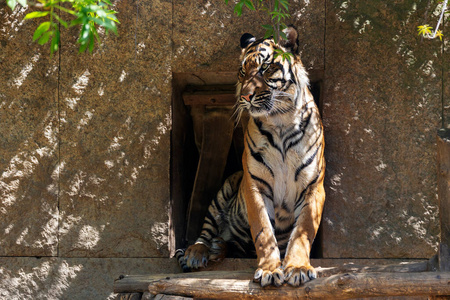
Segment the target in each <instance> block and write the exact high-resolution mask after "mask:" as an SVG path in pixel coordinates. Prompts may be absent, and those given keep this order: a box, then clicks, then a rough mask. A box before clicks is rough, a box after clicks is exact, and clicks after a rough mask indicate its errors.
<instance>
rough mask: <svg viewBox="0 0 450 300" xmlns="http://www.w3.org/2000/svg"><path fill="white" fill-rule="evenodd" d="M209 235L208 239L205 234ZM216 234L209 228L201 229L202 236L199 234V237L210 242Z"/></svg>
mask: <svg viewBox="0 0 450 300" xmlns="http://www.w3.org/2000/svg"><path fill="white" fill-rule="evenodd" d="M206 233H207V234H209V237H208V236H207V235H205V234H206ZM216 234H217V233H216V232H214V231H213V230H212V229H211V228H209V227H203V228H202V234H200V237H203V238H204V239H206V240H207V241H209V240H211V239H212V238H213V237H215V236H216Z"/></svg>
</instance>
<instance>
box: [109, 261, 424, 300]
mask: <svg viewBox="0 0 450 300" xmlns="http://www.w3.org/2000/svg"><path fill="white" fill-rule="evenodd" d="M227 261H228V263H227ZM238 261H242V263H241V265H242V268H245V266H246V265H247V267H248V264H249V262H250V261H254V260H238ZM377 261H379V260H361V259H359V260H358V259H356V260H346V259H313V260H312V264H313V265H315V266H320V265H321V266H323V267H316V271H317V274H318V276H319V277H320V278H323V277H329V276H332V275H336V274H343V273H367V272H378V273H380V272H383V273H407V272H426V271H429V270H430V265H429V261H426V260H423V261H421V260H415V261H409V260H408V261H399V260H396V259H392V261H394V262H395V263H388V264H385V265H376V264H374V263H375V262H377ZM382 261H384V262H385V263H386V261H387V262H389V261H390V260H382ZM222 263H223V264H228V265H232V264H233V263H232V261H231V262H230V259H225V261H224V262H222ZM250 264H251V263H250ZM211 265H212V266H208V268H211V267H212V268H213V269H212V270H210V271H200V272H192V273H178V274H152V275H125V276H120V277H119V279H117V280H115V282H114V292H115V293H144V292H146V291H148V285H149V284H150V282H153V281H157V280H161V279H167V278H205V279H237V280H249V279H251V278H252V276H253V272H254V270H253V268H250V269H248V268H247V270H239V271H235V270H228V271H223V270H222V271H217V270H214V264H213V263H212V264H211ZM254 265H255V266H256V261H255V262H254ZM218 266H220V263H217V265H216V267H218Z"/></svg>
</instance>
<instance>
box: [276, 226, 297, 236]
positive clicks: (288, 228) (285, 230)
mask: <svg viewBox="0 0 450 300" xmlns="http://www.w3.org/2000/svg"><path fill="white" fill-rule="evenodd" d="M292 229H294V224H291V225H290V226H288V227H287V228H286V229H280V228H275V235H276V236H278V235H282V234H286V233H290V232H291V231H292Z"/></svg>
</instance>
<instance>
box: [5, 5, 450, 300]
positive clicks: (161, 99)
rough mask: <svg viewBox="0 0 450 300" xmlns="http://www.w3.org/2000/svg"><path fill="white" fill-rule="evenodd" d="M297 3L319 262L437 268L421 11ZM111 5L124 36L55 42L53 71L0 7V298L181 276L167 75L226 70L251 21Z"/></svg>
mask: <svg viewBox="0 0 450 300" xmlns="http://www.w3.org/2000/svg"><path fill="white" fill-rule="evenodd" d="M291 2H292V5H293V7H294V8H293V10H292V15H293V22H294V23H295V24H296V25H297V26H298V28H299V29H300V30H301V34H300V42H301V51H302V56H303V61H304V63H305V65H306V67H307V68H308V69H310V70H316V71H319V72H318V73H317V74H324V78H322V79H323V83H324V85H323V86H324V89H323V91H322V92H323V116H324V124H325V127H326V134H327V135H326V141H327V147H328V148H327V163H328V171H327V172H328V173H327V183H326V184H327V204H326V210H325V214H324V222H323V232H322V238H323V242H322V246H323V255H324V257H429V256H431V255H432V254H433V253H434V251H435V246H436V242H437V239H438V234H439V232H438V218H437V200H436V183H435V145H434V140H435V131H436V128H437V127H438V126H440V124H441V118H442V116H443V115H444V113H445V111H447V112H448V107H447V106H448V104H445V103H444V102H443V101H442V99H444V98H443V97H441V90H442V81H443V78H442V69H441V63H442V62H441V60H442V57H441V55H440V54H439V51H438V50H439V47H440V45H439V43H433V42H426V43H425V42H422V41H420V39H418V38H417V37H416V34H415V26H416V24H418V23H422V22H421V19H420V18H421V17H422V16H423V15H424V13H425V10H426V3H422V2H425V1H421V2H420V1H419V2H418V4H417V7H416V9H413V3H415V2H417V1H404V2H405V3H403V4H386V3H384V2H386V1H371V3H370V4H363V2H367V1H331V0H329V1H326V2H322V1H291ZM115 3H116V9H117V10H118V11H119V15H118V17H119V19H120V21H121V24H120V25H119V36H118V37H116V36H113V35H109V36H107V37H105V38H104V39H103V40H102V44H101V45H99V47H98V49H97V50H95V51H94V54H93V55H87V54H83V55H78V54H77V49H76V46H74V45H73V44H74V41H75V39H76V32H74V31H69V32H67V31H64V32H63V34H62V37H61V40H62V47H61V51H60V52H59V53H58V54H57V56H56V57H54V58H53V59H49V53H48V51H47V49H46V48H45V47H41V46H39V45H37V44H36V43H32V42H31V37H32V34H33V31H34V28H35V27H36V23H35V22H34V21H32V20H30V21H21V20H22V18H23V16H24V15H25V14H26V12H25V10H23V9H22V10H20V9H17V10H16V11H14V12H10V11H9V8H7V7H6V4H5V3H4V2H2V3H1V4H0V200H1V201H0V257H1V259H0V298H6V299H18V298H20V299H107V298H108V299H111V298H113V295H112V283H113V279H114V278H116V277H117V276H118V275H120V274H143V273H151V272H175V271H176V266H175V264H173V263H169V264H167V259H166V258H167V257H168V256H169V251H170V245H171V242H172V240H171V238H170V234H169V233H170V226H171V221H170V203H171V198H170V130H171V96H172V74H173V73H178V72H193V71H195V72H203V71H204V72H217V71H233V72H234V71H235V70H236V66H237V65H238V56H239V53H240V49H239V46H238V40H239V37H240V35H241V34H242V33H243V32H252V33H254V34H256V35H262V34H263V30H262V29H261V27H260V26H259V24H260V22H261V21H260V19H259V18H258V17H257V16H256V15H255V14H254V13H246V14H245V15H244V17H243V18H237V17H235V16H233V7H232V6H231V5H230V6H226V5H225V4H224V3H223V2H222V1H206V0H205V1H161V0H160V1H157V0H156V1H136V0H135V1H133V0H122V1H116V2H115ZM320 71H323V72H320ZM445 74H446V73H445ZM446 75H447V74H446ZM447 77H448V76H447ZM442 107H444V109H443V108H442ZM445 107H447V108H445ZM444 110H445V111H444ZM446 120H447V121H446V122H447V123H446V124H448V117H447V119H446ZM86 286H87V288H86Z"/></svg>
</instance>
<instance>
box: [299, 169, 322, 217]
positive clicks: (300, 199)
mask: <svg viewBox="0 0 450 300" xmlns="http://www.w3.org/2000/svg"><path fill="white" fill-rule="evenodd" d="M319 176H320V172H319V174H317V176H316V178H314V179H313V180H312V181H311V182H310V183H309V184H308V185H307V186H306V188H305V189H304V190H303V191H302V193H301V194H300V197H298V198H297V201H295V207H294V212H295V210H296V209H297V208H298V207H299V206H300V205H301V204H302V203H303V202H304V201H305V199H302V198H303V196H304V195H305V193H306V191H307V190H308V189H309V188H310V187H311V186H312V185H313V184H314V183H316V182H317V180H318V179H319Z"/></svg>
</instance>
